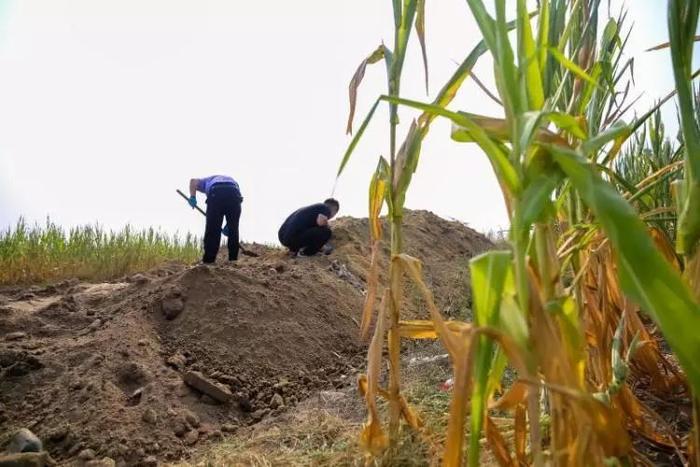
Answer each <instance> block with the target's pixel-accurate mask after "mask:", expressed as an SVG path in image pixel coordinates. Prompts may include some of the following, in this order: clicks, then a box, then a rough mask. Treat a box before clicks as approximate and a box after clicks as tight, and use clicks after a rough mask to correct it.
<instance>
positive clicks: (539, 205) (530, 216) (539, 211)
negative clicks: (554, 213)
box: [515, 172, 562, 229]
mask: <svg viewBox="0 0 700 467" xmlns="http://www.w3.org/2000/svg"><path fill="white" fill-rule="evenodd" d="M561 178H562V177H561V173H546V172H542V173H539V174H538V175H537V176H536V177H535V178H534V179H532V180H531V181H530V182H529V183H528V185H527V188H525V189H524V190H523V193H522V195H521V197H520V200H519V203H518V206H517V209H516V213H515V215H516V216H517V217H518V219H519V221H518V223H517V224H518V225H521V226H522V227H523V228H524V229H529V228H530V226H531V225H532V224H534V223H535V222H538V221H539V220H540V219H541V218H542V216H543V214H544V213H545V212H546V211H547V210H548V209H551V208H552V203H553V202H552V193H553V192H554V189H555V188H556V187H557V185H558V184H559V182H560V181H561Z"/></svg>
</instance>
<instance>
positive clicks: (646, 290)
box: [543, 145, 700, 394]
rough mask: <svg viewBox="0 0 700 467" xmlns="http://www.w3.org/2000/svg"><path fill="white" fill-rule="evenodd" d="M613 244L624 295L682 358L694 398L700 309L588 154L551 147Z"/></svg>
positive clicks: (699, 387)
mask: <svg viewBox="0 0 700 467" xmlns="http://www.w3.org/2000/svg"><path fill="white" fill-rule="evenodd" d="M543 147H545V148H546V149H548V150H549V151H550V152H551V153H552V155H553V157H554V159H555V161H556V162H557V163H558V164H559V166H560V167H561V169H562V171H564V173H566V175H567V176H568V177H569V180H570V181H571V184H572V186H573V187H574V188H575V189H576V190H577V191H578V193H579V195H580V196H581V199H582V200H583V201H584V202H585V204H586V205H587V206H588V208H589V209H590V210H591V211H592V212H593V214H594V215H595V217H596V218H597V219H598V221H599V222H600V224H601V226H602V227H603V230H604V231H605V233H606V235H607V237H608V239H609V240H610V243H611V244H612V246H613V248H614V250H615V253H616V259H617V265H618V274H619V276H620V283H621V285H622V288H623V290H624V292H625V293H626V294H627V295H628V296H629V297H630V298H631V299H632V300H634V301H635V302H637V303H638V304H639V305H640V306H641V308H642V309H643V310H644V311H645V312H647V313H648V314H649V315H650V316H651V317H652V318H653V319H654V320H655V321H656V322H657V323H658V325H659V327H660V328H661V330H662V331H663V334H664V337H665V338H666V340H667V342H668V343H669V345H670V346H671V348H672V349H673V351H674V352H675V354H676V355H677V356H678V359H679V361H680V363H681V365H682V366H683V369H684V370H685V373H686V375H687V376H688V380H689V381H690V384H691V386H692V387H693V389H694V391H695V393H696V394H697V393H698V391H700V359H698V358H697V356H698V355H700V337H699V336H698V333H697V329H700V306H699V305H698V304H697V303H696V302H695V300H694V299H693V296H692V294H691V292H690V290H689V289H688V287H687V285H686V283H685V282H684V281H683V279H682V278H681V277H680V275H679V274H678V272H677V271H675V270H674V269H673V268H672V266H671V265H670V264H669V263H668V262H667V261H666V259H665V258H664V257H663V256H662V255H661V253H660V252H659V251H658V250H657V248H656V246H655V245H654V242H653V240H652V239H651V237H650V236H649V234H648V233H647V230H646V226H645V225H644V223H643V222H642V221H641V220H640V219H639V218H638V217H637V214H636V212H635V211H634V209H633V208H632V206H630V204H629V203H628V202H627V201H625V200H624V198H622V196H621V195H620V194H619V193H618V192H617V191H616V190H615V189H614V188H613V187H612V186H611V185H610V184H609V183H607V182H605V181H604V180H603V179H602V178H601V177H600V176H599V175H598V174H597V172H596V171H595V170H594V166H593V164H591V162H590V161H589V160H588V159H586V158H585V157H584V156H583V155H581V154H580V153H578V152H575V151H573V150H570V149H568V148H564V147H560V146H554V145H547V146H543Z"/></svg>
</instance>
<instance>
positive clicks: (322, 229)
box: [278, 198, 340, 256]
mask: <svg viewBox="0 0 700 467" xmlns="http://www.w3.org/2000/svg"><path fill="white" fill-rule="evenodd" d="M339 209H340V204H339V203H338V201H337V200H335V199H333V198H328V199H327V200H325V201H324V202H323V203H318V204H312V205H311V206H306V207H303V208H301V209H297V210H296V211H294V212H293V213H292V214H291V215H290V216H289V217H287V220H285V221H284V224H282V227H280V230H279V233H278V237H279V240H280V243H282V245H284V246H286V247H287V248H289V253H290V254H291V255H297V254H299V255H302V256H313V255H315V254H316V253H318V252H319V251H321V249H322V248H323V247H324V245H325V244H326V243H327V242H328V240H330V238H331V228H330V227H329V225H328V221H329V220H330V219H332V218H333V217H334V216H335V215H336V214H337V213H338V210H339Z"/></svg>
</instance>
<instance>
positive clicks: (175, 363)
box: [165, 353, 187, 370]
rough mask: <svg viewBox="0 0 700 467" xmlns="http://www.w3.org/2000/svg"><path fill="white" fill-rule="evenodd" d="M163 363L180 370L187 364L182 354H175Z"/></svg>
mask: <svg viewBox="0 0 700 467" xmlns="http://www.w3.org/2000/svg"><path fill="white" fill-rule="evenodd" d="M165 363H167V364H168V365H169V366H171V367H173V368H175V369H176V370H182V369H184V368H185V365H186V364H187V359H186V358H185V356H184V355H182V354H179V353H178V354H175V355H173V356H171V357H170V358H168V359H167V360H166V361H165Z"/></svg>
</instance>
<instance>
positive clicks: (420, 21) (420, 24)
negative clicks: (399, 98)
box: [416, 0, 428, 94]
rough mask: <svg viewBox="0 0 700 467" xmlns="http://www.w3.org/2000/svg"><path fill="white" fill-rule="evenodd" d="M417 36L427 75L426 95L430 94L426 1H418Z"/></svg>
mask: <svg viewBox="0 0 700 467" xmlns="http://www.w3.org/2000/svg"><path fill="white" fill-rule="evenodd" d="M416 35H417V36H418V41H419V42H420V50H421V55H422V56H423V71H424V73H425V93H426V94H428V54H427V52H426V50H425V0H418V4H417V5H416Z"/></svg>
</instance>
